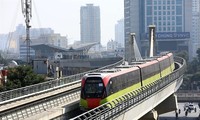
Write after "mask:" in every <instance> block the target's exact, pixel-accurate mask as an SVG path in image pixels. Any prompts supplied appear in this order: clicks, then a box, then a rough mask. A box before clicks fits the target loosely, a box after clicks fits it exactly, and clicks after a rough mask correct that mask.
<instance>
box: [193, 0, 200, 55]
mask: <svg viewBox="0 0 200 120" xmlns="http://www.w3.org/2000/svg"><path fill="white" fill-rule="evenodd" d="M192 6H193V7H192V8H193V9H192V15H193V16H192V35H191V38H192V42H191V46H192V48H193V49H192V57H196V55H197V54H196V51H197V50H198V48H200V0H193V4H192Z"/></svg>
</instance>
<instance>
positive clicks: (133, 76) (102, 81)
mask: <svg viewBox="0 0 200 120" xmlns="http://www.w3.org/2000/svg"><path fill="white" fill-rule="evenodd" d="M174 69H175V65H174V59H173V54H172V53H166V54H164V55H161V56H158V57H152V58H149V59H145V60H141V61H137V62H132V64H129V65H128V64H126V63H124V64H121V65H119V66H116V67H115V68H112V69H105V70H102V71H100V72H97V73H88V74H86V75H84V76H83V77H82V80H81V99H80V108H81V110H84V111H86V110H89V109H93V108H95V107H97V106H99V105H101V104H104V103H106V102H109V101H111V100H113V99H115V98H117V97H119V96H122V95H124V94H126V93H128V92H131V91H134V90H137V89H139V88H141V87H144V86H146V85H148V84H151V83H153V82H154V81H156V80H159V79H160V78H162V77H165V76H166V75H169V74H170V73H171V72H173V70H174Z"/></svg>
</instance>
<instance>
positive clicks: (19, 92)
mask: <svg viewBox="0 0 200 120" xmlns="http://www.w3.org/2000/svg"><path fill="white" fill-rule="evenodd" d="M123 61H124V60H123V59H122V60H120V61H119V62H116V63H114V64H111V65H107V66H104V67H102V68H99V69H95V70H91V71H88V72H83V73H80V74H76V75H71V76H68V77H65V78H60V79H55V80H50V81H47V82H43V83H39V84H35V85H31V86H27V87H22V88H18V89H14V90H9V91H5V92H1V93H0V104H5V103H7V102H10V101H14V100H18V99H20V98H23V97H28V96H32V95H35V94H40V93H43V92H46V91H49V90H52V89H55V88H60V87H65V85H66V84H67V83H70V82H74V81H77V80H80V79H81V77H82V76H83V75H85V74H86V73H91V72H97V71H99V70H102V69H107V68H112V67H114V66H117V65H120V64H121V63H122V62H123Z"/></svg>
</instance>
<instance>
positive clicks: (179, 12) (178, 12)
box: [176, 6, 182, 15]
mask: <svg viewBox="0 0 200 120" xmlns="http://www.w3.org/2000/svg"><path fill="white" fill-rule="evenodd" d="M176 15H182V6H176Z"/></svg>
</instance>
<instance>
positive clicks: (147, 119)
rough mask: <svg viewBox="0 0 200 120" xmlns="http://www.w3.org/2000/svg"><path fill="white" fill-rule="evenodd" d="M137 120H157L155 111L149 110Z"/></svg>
mask: <svg viewBox="0 0 200 120" xmlns="http://www.w3.org/2000/svg"><path fill="white" fill-rule="evenodd" d="M139 120H158V113H157V111H156V110H154V109H153V110H151V111H150V112H148V113H147V114H146V115H144V116H143V117H142V118H140V119H139Z"/></svg>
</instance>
